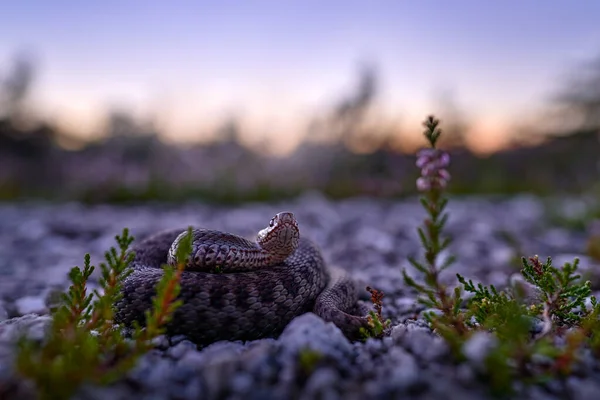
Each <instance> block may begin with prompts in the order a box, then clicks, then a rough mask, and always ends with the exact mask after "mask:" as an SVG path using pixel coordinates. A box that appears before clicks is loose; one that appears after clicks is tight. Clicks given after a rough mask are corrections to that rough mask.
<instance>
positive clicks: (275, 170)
mask: <svg viewBox="0 0 600 400" xmlns="http://www.w3.org/2000/svg"><path fill="white" fill-rule="evenodd" d="M35 60H36V58H35V57H34V56H32V55H31V54H26V53H17V55H15V56H14V58H13V59H12V61H11V62H10V63H8V65H4V66H1V65H0V84H1V85H0V199H2V200H20V199H46V200H56V201H65V200H78V201H84V202H90V203H99V202H136V201H148V200H160V201H184V200H191V199H199V200H203V201H208V202H216V203H236V202H242V201H266V200H278V199H284V198H288V197H291V196H295V195H298V194H300V193H302V192H305V191H308V190H317V191H320V192H322V193H324V194H325V195H327V196H329V197H331V198H344V197H347V196H356V195H369V196H377V197H398V196H406V195H412V194H414V193H415V184H414V182H415V178H416V176H417V174H418V171H417V169H416V168H415V167H414V161H415V157H414V149H413V148H408V147H407V146H403V139H402V138H403V127H402V125H401V124H399V123H397V122H395V121H389V120H386V119H384V118H382V117H380V116H379V115H378V114H377V111H376V109H377V108H376V107H374V104H375V103H376V101H377V98H378V93H379V89H380V87H379V75H378V70H377V67H376V65H375V64H374V63H370V64H369V63H367V64H361V65H359V68H358V73H357V76H356V78H355V84H354V89H353V90H351V91H349V92H348V93H343V94H340V95H339V100H338V101H337V102H333V103H332V104H330V107H329V108H328V109H326V110H320V112H319V115H315V116H313V117H312V119H311V120H310V121H309V123H308V124H307V126H308V128H307V131H306V132H305V135H304V140H303V142H302V143H301V145H300V146H298V148H297V149H296V150H295V151H294V152H292V153H291V154H288V155H285V156H273V155H269V154H268V152H267V151H261V146H259V147H258V148H257V146H254V147H248V146H245V145H244V144H243V143H242V141H241V140H240V137H241V135H240V133H241V130H242V127H241V126H242V125H241V124H240V123H239V121H238V120H236V118H235V117H228V118H226V119H225V120H224V121H222V124H221V126H220V127H219V128H218V129H217V130H216V132H214V135H213V136H214V137H216V138H217V139H216V140H214V141H213V142H208V143H201V144H171V143H167V142H164V141H163V140H161V135H160V132H158V129H157V128H156V126H155V124H154V123H153V121H152V118H148V119H145V120H140V119H136V118H135V117H133V116H132V115H130V114H129V113H128V112H126V111H124V110H120V109H114V110H110V111H109V112H108V113H107V115H106V117H105V127H104V132H103V134H102V135H100V137H99V139H95V140H88V141H84V140H83V139H81V138H78V137H75V136H71V135H69V134H67V133H66V132H62V131H61V130H60V129H59V128H58V127H57V126H55V125H53V124H52V123H51V122H49V121H46V120H44V119H43V118H41V117H39V116H38V115H37V114H36V111H35V110H34V109H33V107H32V105H31V104H30V102H29V101H28V100H29V98H30V95H31V93H32V92H33V91H35V90H36V78H37V76H38V73H39V71H38V65H37V64H36V61H35ZM2 67H3V68H2ZM544 107H546V109H547V113H545V114H544V115H545V117H544V118H548V119H551V120H552V121H554V122H555V123H553V124H545V123H540V124H539V125H536V124H530V125H529V126H528V127H523V128H522V131H520V132H518V134H517V135H514V137H516V138H518V139H515V140H513V142H511V143H510V145H508V146H506V148H504V149H502V150H500V151H498V152H495V153H492V154H487V155H481V154H477V153H474V152H472V151H471V150H470V148H469V147H468V146H466V144H465V132H466V131H467V130H468V129H469V125H470V121H469V119H468V116H466V115H468V114H467V113H465V110H461V108H460V106H459V105H458V102H457V99H456V97H455V95H454V94H453V93H452V91H449V90H445V91H441V92H440V93H439V94H438V98H437V106H436V107H435V109H432V110H431V112H432V113H435V114H436V116H438V117H439V118H440V119H441V120H442V128H443V130H444V132H445V134H444V135H443V141H442V143H441V147H444V148H446V149H448V150H449V151H450V152H451V154H452V166H451V173H452V175H453V179H452V182H451V186H450V191H451V192H452V193H454V194H514V193H521V192H527V193H535V194H541V195H545V194H551V193H552V194H556V193H559V194H560V193H565V194H579V193H583V192H590V191H594V190H597V188H598V182H599V180H600V179H599V178H600V161H599V160H600V136H599V132H600V57H597V58H596V59H593V60H591V61H589V62H586V63H584V64H582V65H580V66H577V68H576V69H575V70H573V71H572V74H570V75H569V76H568V77H567V78H565V80H564V81H563V82H559V85H557V87H556V88H555V90H554V95H553V96H550V98H548V101H547V104H545V105H544ZM423 117H424V118H425V115H424V116H423ZM556 121H559V122H560V123H556ZM541 126H555V127H559V128H558V129H556V130H554V131H549V130H548V129H547V128H540V127H541ZM282 134H284V133H282ZM268 145H269V144H268V143H264V146H262V149H263V150H264V149H266V148H268Z"/></svg>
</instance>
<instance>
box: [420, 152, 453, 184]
mask: <svg viewBox="0 0 600 400" xmlns="http://www.w3.org/2000/svg"><path fill="white" fill-rule="evenodd" d="M416 165H417V167H418V168H421V177H420V178H419V179H418V180H417V189H418V190H419V191H422V192H423V191H427V190H431V188H432V187H437V188H442V189H443V188H445V187H446V186H447V184H448V181H449V180H450V173H448V171H447V170H446V169H445V168H446V167H448V165H450V155H449V154H448V153H447V152H445V151H442V150H438V149H431V148H427V149H422V150H420V151H419V152H418V153H417V162H416Z"/></svg>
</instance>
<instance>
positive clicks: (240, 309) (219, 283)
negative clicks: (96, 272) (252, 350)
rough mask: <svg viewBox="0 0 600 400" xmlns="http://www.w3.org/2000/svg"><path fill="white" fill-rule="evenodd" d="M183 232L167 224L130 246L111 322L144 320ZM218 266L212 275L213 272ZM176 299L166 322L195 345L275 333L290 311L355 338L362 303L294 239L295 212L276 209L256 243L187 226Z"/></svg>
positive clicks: (315, 252)
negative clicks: (188, 244)
mask: <svg viewBox="0 0 600 400" xmlns="http://www.w3.org/2000/svg"><path fill="white" fill-rule="evenodd" d="M185 233H186V231H185V230H183V229H173V230H168V231H164V232H160V233H157V234H155V235H153V236H150V237H149V238H147V239H145V240H143V241H141V242H139V243H138V244H137V245H135V246H133V248H132V250H133V251H135V258H134V260H133V262H132V267H133V272H132V273H131V275H129V276H128V277H127V279H126V280H125V281H124V283H123V290H122V295H123V296H122V298H121V299H120V300H119V301H118V302H117V303H116V304H115V309H116V312H115V322H117V323H122V324H125V325H126V326H130V325H131V324H132V322H133V321H138V322H139V323H140V324H142V325H143V323H144V312H145V311H146V310H147V309H149V308H150V307H151V306H152V297H153V296H154V295H155V294H156V284H157V282H158V281H159V280H160V278H161V276H162V275H163V269H162V265H164V264H165V263H169V264H171V265H174V263H175V262H176V259H175V251H176V249H177V246H178V243H179V241H180V240H181V238H182V237H183V235H184V234H185ZM217 267H218V272H217V273H215V271H214V270H215V269H217ZM180 284H181V292H180V295H179V299H181V300H182V301H183V304H182V306H181V307H179V308H178V309H177V311H176V312H175V314H174V316H173V319H172V320H171V322H170V323H169V324H168V325H167V333H168V334H169V335H177V334H183V335H186V336H187V337H188V338H190V340H193V341H194V342H196V343H199V344H208V343H212V342H214V341H218V340H253V339H258V338H262V337H273V336H277V335H278V334H279V333H281V331H282V330H283V328H285V326H286V325H287V324H288V323H289V322H290V321H291V320H292V319H293V318H294V317H296V316H298V315H300V314H303V313H305V312H309V311H312V312H314V313H315V314H317V315H318V316H320V317H321V318H323V319H324V320H325V321H329V322H333V323H334V324H335V325H337V326H338V327H339V328H340V329H341V330H342V331H343V332H344V334H346V336H348V337H350V338H355V337H356V336H357V335H358V332H359V328H360V327H367V319H366V318H365V317H364V316H357V315H353V313H356V312H359V313H361V314H362V315H364V313H365V311H366V307H364V306H359V305H357V298H358V294H357V289H356V286H355V284H354V282H353V281H352V280H351V279H350V277H349V276H348V275H346V274H345V273H344V272H343V271H341V270H339V269H337V268H327V267H326V265H325V262H324V260H323V257H322V255H321V253H320V251H319V249H318V248H317V246H316V245H315V244H313V243H312V242H311V241H310V240H308V239H306V238H303V237H302V238H300V232H299V228H298V224H297V221H296V218H295V217H294V214H292V213H289V212H282V213H279V214H277V215H276V216H275V217H274V218H273V219H272V220H271V221H270V223H269V226H268V227H267V228H265V229H263V230H261V231H260V232H259V233H258V238H257V243H255V242H252V241H250V240H247V239H244V238H242V237H240V236H236V235H233V234H230V233H224V232H220V231H215V230H209V229H194V230H193V250H192V254H190V256H189V257H188V262H187V264H186V270H184V272H183V273H182V275H181V280H180Z"/></svg>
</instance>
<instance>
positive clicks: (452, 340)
mask: <svg viewBox="0 0 600 400" xmlns="http://www.w3.org/2000/svg"><path fill="white" fill-rule="evenodd" d="M423 125H424V126H425V128H426V130H425V131H424V133H423V134H424V136H425V138H426V139H427V141H428V142H429V145H430V148H427V149H424V150H421V151H420V152H419V154H418V156H417V163H416V164H417V167H419V168H421V176H420V177H419V179H418V180H417V188H418V189H419V191H421V192H423V193H424V196H422V197H421V199H420V201H421V205H422V206H423V208H424V209H425V211H426V212H427V215H428V217H427V218H426V219H425V221H424V223H423V227H419V228H418V234H419V238H420V240H421V244H422V246H423V248H424V253H425V254H424V259H425V262H419V261H417V260H416V259H414V258H410V259H409V261H410V263H411V264H412V265H413V267H414V268H415V269H416V270H417V271H418V272H420V273H421V275H422V276H423V283H418V282H417V281H416V280H415V279H414V278H412V277H411V276H409V275H408V273H407V272H406V270H403V271H402V274H403V277H404V282H405V283H406V284H407V285H408V286H410V287H412V288H413V289H415V290H416V291H417V293H419V295H420V297H419V299H418V301H419V302H420V303H421V304H423V305H425V306H426V307H429V308H434V309H437V310H439V311H440V312H441V313H439V314H437V313H434V312H428V313H426V314H425V318H426V319H427V321H429V323H430V324H431V325H432V326H433V327H434V329H435V330H436V331H437V332H438V333H439V334H440V335H442V336H443V337H444V338H445V339H446V340H447V341H448V343H449V344H450V345H451V347H452V349H453V351H454V354H455V355H459V353H460V346H461V344H462V341H463V339H464V338H465V337H466V336H467V335H468V333H469V330H468V329H467V326H466V324H465V323H464V320H463V315H462V313H461V312H460V305H461V302H462V299H461V296H460V290H459V289H458V288H457V289H456V290H455V291H454V293H449V291H448V289H447V288H446V287H445V286H444V285H443V284H442V283H441V282H440V274H441V272H442V271H444V270H445V269H447V268H449V267H450V266H451V265H452V264H453V263H454V261H455V257H454V256H450V257H448V258H447V259H446V260H445V261H444V262H442V263H440V262H439V260H438V259H439V256H440V253H441V252H442V251H443V250H445V249H447V248H448V246H449V245H450V243H451V239H450V238H449V237H443V236H442V232H443V229H444V226H445V225H446V222H447V221H448V214H447V213H444V209H445V208H446V205H447V204H448V200H447V199H446V198H445V197H444V196H443V194H444V189H445V188H446V186H447V184H448V181H449V180H450V174H449V173H448V171H447V169H446V168H447V167H448V165H449V164H450V156H449V155H448V153H446V152H444V151H442V150H439V149H437V148H436V147H435V146H436V142H437V140H438V138H439V137H440V135H441V133H442V131H441V129H439V128H438V125H439V120H437V119H435V118H434V117H433V116H429V117H428V118H427V120H426V121H425V122H424V124H423Z"/></svg>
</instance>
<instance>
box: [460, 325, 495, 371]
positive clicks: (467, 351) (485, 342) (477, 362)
mask: <svg viewBox="0 0 600 400" xmlns="http://www.w3.org/2000/svg"><path fill="white" fill-rule="evenodd" d="M496 344H497V339H496V338H495V337H494V336H493V335H492V334H490V333H487V332H476V333H475V334H473V336H471V337H470V338H469V340H467V342H466V343H465V344H464V345H463V354H464V355H465V357H467V359H468V360H469V361H470V362H471V363H472V364H473V366H475V367H476V368H478V369H481V368H484V367H485V365H484V364H485V359H486V357H487V355H488V354H489V353H490V351H491V350H492V349H493V348H494V347H495V346H496Z"/></svg>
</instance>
